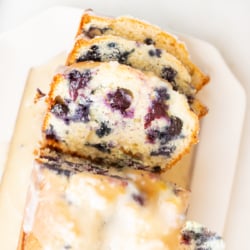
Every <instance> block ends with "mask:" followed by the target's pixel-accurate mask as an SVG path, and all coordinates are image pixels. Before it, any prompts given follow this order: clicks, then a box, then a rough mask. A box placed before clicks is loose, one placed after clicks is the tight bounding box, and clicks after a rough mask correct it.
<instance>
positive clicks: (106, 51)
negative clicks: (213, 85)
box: [20, 12, 224, 250]
mask: <svg viewBox="0 0 250 250" xmlns="http://www.w3.org/2000/svg"><path fill="white" fill-rule="evenodd" d="M207 82H208V77H207V76H205V75H204V74H203V73H202V72H201V71H200V70H199V69H198V68H197V67H196V66H195V65H194V64H193V63H192V62H191V61H190V59H189V54H188V52H187V50H186V48H185V46H184V44H183V43H181V42H179V41H177V40H176V38H174V37H173V36H172V35H169V34H167V33H165V32H164V31H162V30H161V29H160V28H158V27H155V26H152V25H150V24H147V23H145V22H142V21H139V20H136V19H134V18H129V17H119V18H116V19H113V18H107V17H99V16H95V15H94V14H93V13H91V12H85V13H84V14H83V16H82V19H81V23H80V27H79V30H78V33H77V36H76V42H75V45H74V48H73V49H72V51H71V52H70V54H69V55H68V58H67V61H66V66H65V67H64V68H63V70H61V72H59V73H58V74H56V75H55V76H54V79H53V81H52V83H51V88H50V92H49V94H48V98H47V106H48V110H47V113H46V116H45V119H44V123H43V127H42V133H43V141H42V146H41V148H40V150H39V155H38V157H37V159H36V163H35V167H34V171H33V175H32V184H31V186H30V190H29V196H28V201H27V206H26V213H25V216H24V223H23V236H22V240H21V244H20V249H22V250H39V249H53V250H57V249H58V250H59V249H60V250H63V249H64V250H82V249H88V250H90V249H91V250H122V249H130V250H133V249H136V250H139V249H147V250H150V249H151V250H161V249H162V250H163V249H189V250H192V249H204V250H205V249H210V250H211V249H218V250H219V249H224V248H223V241H222V239H221V238H220V237H219V236H217V235H216V234H215V233H213V232H211V231H209V230H208V229H206V228H205V227H203V226H201V225H199V224H197V223H194V222H185V216H186V212H187V208H188V203H189V196H190V192H189V191H188V190H185V189H184V188H182V187H178V186H177V185H175V184H173V183H170V182H166V181H165V180H163V179H162V177H161V173H162V172H164V171H167V170H168V169H169V168H170V167H174V164H175V163H176V162H177V161H178V160H179V159H181V157H182V156H183V155H184V154H185V153H187V152H189V150H190V148H191V147H192V145H193V144H195V143H196V142H197V140H198V138H197V137H198V132H199V119H200V118H201V117H202V116H204V115H205V114H206V113H207V108H206V107H205V106H204V105H203V104H202V103H201V102H200V101H199V100H198V99H196V93H197V92H198V91H199V90H200V89H201V88H202V87H203V86H204V85H205V84H206V83H207Z"/></svg>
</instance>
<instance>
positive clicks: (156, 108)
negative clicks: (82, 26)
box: [43, 62, 199, 171]
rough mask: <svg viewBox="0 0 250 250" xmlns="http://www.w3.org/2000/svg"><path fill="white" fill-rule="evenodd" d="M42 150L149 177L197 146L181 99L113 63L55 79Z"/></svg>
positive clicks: (195, 126)
mask: <svg viewBox="0 0 250 250" xmlns="http://www.w3.org/2000/svg"><path fill="white" fill-rule="evenodd" d="M48 103H49V109H48V112H47V115H46V118H45V122H44V125H43V134H44V138H45V145H48V146H53V147H55V148H57V149H59V150H62V151H63V152H66V153H71V154H76V155H78V156H82V157H85V158H89V159H91V160H93V161H98V162H99V161H102V162H106V163H108V164H110V165H112V164H115V165H116V166H117V165H119V166H120V167H123V166H124V165H125V166H128V165H131V166H132V165H133V167H134V168H138V169H139V168H143V169H147V170H150V171H153V170H155V171H160V170H161V169H166V168H168V167H170V166H172V165H173V164H174V163H175V162H176V161H177V160H178V159H180V158H181V156H182V155H183V154H184V153H186V152H188V151H189V149H190V147H191V145H192V144H194V143H196V142H197V134H198V131H199V120H198V117H197V116H196V115H195V114H194V113H193V112H192V111H191V110H190V108H189V105H188V102H187V99H186V97H185V96H184V95H182V94H179V93H178V92H176V91H174V90H173V89H172V86H171V85H170V84H169V83H167V82H166V81H164V80H162V79H160V78H158V77H156V76H155V75H154V74H152V73H143V72H142V71H140V70H136V69H134V68H131V67H129V66H126V65H122V64H119V63H117V62H81V63H77V64H73V65H71V66H69V67H66V68H65V69H64V70H63V71H62V72H61V73H59V74H57V75H56V76H55V77H54V81H53V83H52V85H51V91H50V93H49V98H48Z"/></svg>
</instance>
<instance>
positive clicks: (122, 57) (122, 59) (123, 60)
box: [117, 49, 135, 64]
mask: <svg viewBox="0 0 250 250" xmlns="http://www.w3.org/2000/svg"><path fill="white" fill-rule="evenodd" d="M134 51H135V50H134V49H132V50H131V51H125V52H122V53H121V52H120V53H119V56H118V58H117V60H118V62H119V63H121V64H127V61H128V57H129V55H130V54H131V53H133V52H134Z"/></svg>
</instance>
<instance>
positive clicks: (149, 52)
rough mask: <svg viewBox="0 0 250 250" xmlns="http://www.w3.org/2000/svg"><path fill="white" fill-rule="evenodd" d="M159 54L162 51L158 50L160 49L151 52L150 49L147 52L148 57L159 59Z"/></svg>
mask: <svg viewBox="0 0 250 250" xmlns="http://www.w3.org/2000/svg"><path fill="white" fill-rule="evenodd" d="M161 53H162V51H161V50H160V49H155V50H153V49H150V50H149V51H148V54H149V55H150V56H156V57H159V58H160V57H161Z"/></svg>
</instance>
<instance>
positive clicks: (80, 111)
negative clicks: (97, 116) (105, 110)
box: [70, 102, 90, 123]
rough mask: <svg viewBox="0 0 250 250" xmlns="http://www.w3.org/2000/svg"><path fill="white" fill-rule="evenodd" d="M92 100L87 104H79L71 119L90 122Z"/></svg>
mask: <svg viewBox="0 0 250 250" xmlns="http://www.w3.org/2000/svg"><path fill="white" fill-rule="evenodd" d="M89 108H90V102H87V103H86V104H78V106H77V108H76V110H75V113H74V115H73V116H72V117H71V118H70V120H72V121H75V122H80V121H82V122H85V123H86V122H89V120H90V114H89Z"/></svg>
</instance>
